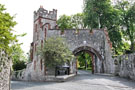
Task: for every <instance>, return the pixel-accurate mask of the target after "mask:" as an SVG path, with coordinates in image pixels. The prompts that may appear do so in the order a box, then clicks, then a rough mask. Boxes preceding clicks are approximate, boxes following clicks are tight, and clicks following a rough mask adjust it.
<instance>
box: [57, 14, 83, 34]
mask: <svg viewBox="0 0 135 90" xmlns="http://www.w3.org/2000/svg"><path fill="white" fill-rule="evenodd" d="M83 18H84V15H83V13H77V14H74V15H71V16H66V15H62V16H60V18H59V19H58V21H57V24H58V27H59V28H60V29H61V30H62V31H63V30H64V29H84V22H83Z"/></svg>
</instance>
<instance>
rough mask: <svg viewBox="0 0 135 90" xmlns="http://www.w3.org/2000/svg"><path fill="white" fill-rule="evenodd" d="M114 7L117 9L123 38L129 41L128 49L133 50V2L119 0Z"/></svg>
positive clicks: (134, 30)
mask: <svg viewBox="0 0 135 90" xmlns="http://www.w3.org/2000/svg"><path fill="white" fill-rule="evenodd" d="M116 8H117V9H119V12H121V13H120V15H121V17H120V24H121V26H122V33H123V38H124V39H125V40H126V41H130V42H131V44H130V51H131V52H134V51H135V48H134V42H135V3H134V4H132V3H130V2H129V1H127V0H121V1H119V2H118V3H117V5H116Z"/></svg>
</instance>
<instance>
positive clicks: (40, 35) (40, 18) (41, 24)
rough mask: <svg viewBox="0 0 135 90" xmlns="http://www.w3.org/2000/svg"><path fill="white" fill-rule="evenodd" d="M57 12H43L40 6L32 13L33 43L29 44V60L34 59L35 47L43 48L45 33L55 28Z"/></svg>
mask: <svg viewBox="0 0 135 90" xmlns="http://www.w3.org/2000/svg"><path fill="white" fill-rule="evenodd" d="M56 20H57V10H55V9H53V11H48V10H45V9H44V8H43V7H42V6H40V8H39V9H38V10H37V11H34V25H33V26H34V27H33V42H32V43H31V60H35V59H36V57H35V56H36V55H35V54H36V52H37V47H38V46H39V45H41V47H43V43H44V40H45V39H46V37H47V31H48V30H50V29H55V28H56Z"/></svg>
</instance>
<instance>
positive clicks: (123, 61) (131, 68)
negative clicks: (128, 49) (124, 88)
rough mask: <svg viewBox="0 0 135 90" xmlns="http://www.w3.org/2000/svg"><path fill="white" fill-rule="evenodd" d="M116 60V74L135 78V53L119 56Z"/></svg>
mask: <svg viewBox="0 0 135 90" xmlns="http://www.w3.org/2000/svg"><path fill="white" fill-rule="evenodd" d="M114 62H115V68H116V69H115V73H116V75H118V76H120V77H125V78H130V79H132V80H135V53H132V54H126V55H122V56H118V57H116V58H114Z"/></svg>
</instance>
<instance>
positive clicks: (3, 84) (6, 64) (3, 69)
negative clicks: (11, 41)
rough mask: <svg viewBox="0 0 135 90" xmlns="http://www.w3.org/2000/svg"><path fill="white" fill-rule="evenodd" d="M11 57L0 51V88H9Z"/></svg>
mask: <svg viewBox="0 0 135 90" xmlns="http://www.w3.org/2000/svg"><path fill="white" fill-rule="evenodd" d="M10 68H11V59H10V58H9V57H8V55H7V54H6V53H5V52H4V51H0V90H10Z"/></svg>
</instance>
